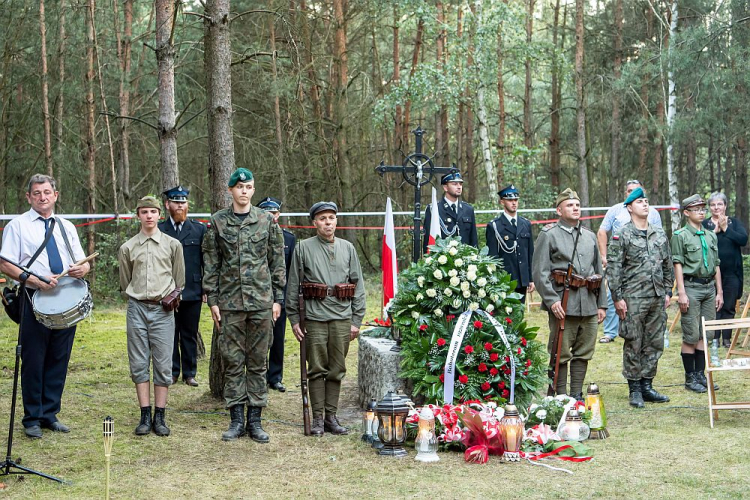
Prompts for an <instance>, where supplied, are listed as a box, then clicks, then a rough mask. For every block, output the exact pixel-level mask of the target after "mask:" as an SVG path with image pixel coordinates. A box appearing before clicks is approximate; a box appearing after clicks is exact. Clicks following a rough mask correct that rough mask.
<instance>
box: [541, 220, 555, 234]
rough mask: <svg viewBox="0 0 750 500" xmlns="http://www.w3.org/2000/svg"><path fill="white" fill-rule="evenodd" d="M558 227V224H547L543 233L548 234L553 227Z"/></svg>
mask: <svg viewBox="0 0 750 500" xmlns="http://www.w3.org/2000/svg"><path fill="white" fill-rule="evenodd" d="M556 225H557V224H555V223H554V222H550V223H549V224H546V225H545V226H544V227H543V228H542V231H545V232H546V231H549V230H550V229H552V228H553V227H555V226H556Z"/></svg>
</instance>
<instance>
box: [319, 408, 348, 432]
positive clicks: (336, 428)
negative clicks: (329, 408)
mask: <svg viewBox="0 0 750 500" xmlns="http://www.w3.org/2000/svg"><path fill="white" fill-rule="evenodd" d="M324 427H325V430H326V431H327V432H330V433H331V434H334V435H337V436H340V435H345V434H349V429H347V428H346V427H344V426H343V425H341V424H340V423H339V419H338V417H336V414H335V413H327V414H326V419H325V421H324Z"/></svg>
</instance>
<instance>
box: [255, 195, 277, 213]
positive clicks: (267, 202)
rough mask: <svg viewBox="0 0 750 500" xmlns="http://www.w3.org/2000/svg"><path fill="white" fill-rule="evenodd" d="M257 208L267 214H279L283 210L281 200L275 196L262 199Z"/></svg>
mask: <svg viewBox="0 0 750 500" xmlns="http://www.w3.org/2000/svg"><path fill="white" fill-rule="evenodd" d="M257 206H258V208H262V209H263V210H265V211H267V212H278V211H280V210H281V200H280V199H278V198H274V197H273V196H268V197H267V198H264V199H262V200H261V201H260V203H258V205H257Z"/></svg>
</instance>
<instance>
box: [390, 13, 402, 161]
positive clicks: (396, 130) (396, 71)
mask: <svg viewBox="0 0 750 500" xmlns="http://www.w3.org/2000/svg"><path fill="white" fill-rule="evenodd" d="M399 85H401V54H400V48H399V15H398V7H394V8H393V86H394V87H398V86H399ZM403 121H404V108H403V107H402V106H401V104H396V123H395V124H394V127H393V137H394V139H395V141H394V142H395V144H394V149H395V150H396V151H398V150H399V149H400V148H401V139H402V138H403V136H404V134H403V127H404V124H403ZM396 151H389V152H388V154H389V155H391V157H390V158H389V160H390V162H391V164H393V156H394V155H395V152H396Z"/></svg>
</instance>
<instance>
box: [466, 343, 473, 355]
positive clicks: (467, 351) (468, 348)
mask: <svg viewBox="0 0 750 500" xmlns="http://www.w3.org/2000/svg"><path fill="white" fill-rule="evenodd" d="M464 352H465V353H466V354H471V353H472V352H474V346H470V345H467V346H466V347H464Z"/></svg>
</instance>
